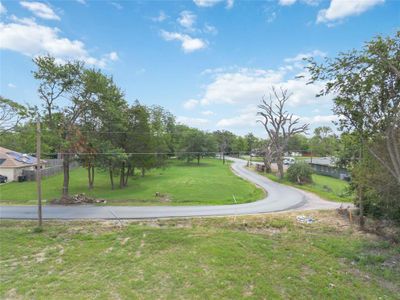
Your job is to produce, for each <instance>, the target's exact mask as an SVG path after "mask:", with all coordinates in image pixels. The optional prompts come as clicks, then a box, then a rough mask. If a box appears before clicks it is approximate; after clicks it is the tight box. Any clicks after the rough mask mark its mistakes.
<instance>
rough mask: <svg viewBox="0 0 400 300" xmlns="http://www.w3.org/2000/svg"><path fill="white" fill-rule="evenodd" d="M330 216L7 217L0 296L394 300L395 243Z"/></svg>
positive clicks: (1, 235) (397, 287) (399, 288)
mask: <svg viewBox="0 0 400 300" xmlns="http://www.w3.org/2000/svg"><path fill="white" fill-rule="evenodd" d="M334 214H335V212H324V213H318V214H317V213H316V212H313V213H312V216H313V217H314V218H315V217H316V218H317V222H316V223H314V224H310V225H305V224H299V223H297V222H296V221H295V216H296V214H295V213H292V214H288V215H282V214H278V215H275V216H273V215H268V216H252V217H237V218H233V217H232V218H212V219H195V220H169V221H168V220H164V221H153V222H141V223H138V222H136V223H122V224H120V223H118V222H115V223H114V222H111V221H108V222H101V223H100V222H99V223H95V222H93V223H90V222H75V221H74V222H71V221H70V222H45V225H44V228H45V229H44V231H43V232H41V233H34V232H33V230H32V227H33V226H35V225H36V223H35V222H32V221H26V222H21V221H4V220H3V221H1V223H0V250H1V251H0V258H1V260H0V278H1V285H0V298H2V299H242V298H252V299H398V296H399V292H400V269H399V255H400V247H399V245H397V244H390V243H388V242H385V241H383V240H380V239H379V238H377V237H375V236H373V235H371V234H369V235H366V234H362V233H360V232H358V231H357V230H356V229H355V228H352V227H351V226H348V224H344V223H343V219H341V218H339V217H337V216H334ZM336 224H340V226H337V225H336ZM396 262H397V263H396Z"/></svg>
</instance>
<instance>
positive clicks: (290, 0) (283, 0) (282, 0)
mask: <svg viewBox="0 0 400 300" xmlns="http://www.w3.org/2000/svg"><path fill="white" fill-rule="evenodd" d="M296 1H297V0H279V4H280V5H282V6H290V5H293V4H295V3H296Z"/></svg>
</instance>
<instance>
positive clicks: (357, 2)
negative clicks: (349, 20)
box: [317, 0, 385, 23]
mask: <svg viewBox="0 0 400 300" xmlns="http://www.w3.org/2000/svg"><path fill="white" fill-rule="evenodd" d="M384 1H385V0H331V2H330V5H329V7H328V8H327V9H322V10H320V11H319V12H318V17H317V23H329V22H333V21H338V20H341V19H343V18H346V17H349V16H353V15H359V14H361V13H363V12H365V11H367V10H368V9H370V8H372V7H373V6H375V5H378V4H382V3H384Z"/></svg>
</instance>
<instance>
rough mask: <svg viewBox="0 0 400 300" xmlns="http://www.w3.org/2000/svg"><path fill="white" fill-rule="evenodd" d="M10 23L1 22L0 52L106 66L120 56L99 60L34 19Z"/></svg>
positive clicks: (75, 42)
mask: <svg viewBox="0 0 400 300" xmlns="http://www.w3.org/2000/svg"><path fill="white" fill-rule="evenodd" d="M11 20H12V22H11V23H0V49H6V50H11V51H16V52H19V53H22V54H24V55H27V56H37V55H44V54H47V53H48V54H51V55H53V56H54V57H56V58H58V59H59V60H60V61H62V60H63V59H80V60H83V61H85V62H86V63H87V64H89V65H96V66H98V67H105V66H106V64H107V62H108V61H109V60H110V59H111V60H112V59H113V58H114V59H115V58H116V57H117V56H116V55H117V54H116V53H115V52H111V53H110V54H108V55H105V56H103V57H102V58H101V59H97V58H95V57H92V56H90V55H89V53H88V51H87V49H86V47H85V44H84V43H83V42H82V41H79V40H70V39H68V38H65V37H61V36H60V34H61V31H60V30H59V29H58V28H56V27H54V28H53V27H47V26H43V25H39V24H37V23H36V22H35V21H34V20H32V19H19V18H17V17H15V16H12V17H11Z"/></svg>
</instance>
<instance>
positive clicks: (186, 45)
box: [161, 30, 207, 53]
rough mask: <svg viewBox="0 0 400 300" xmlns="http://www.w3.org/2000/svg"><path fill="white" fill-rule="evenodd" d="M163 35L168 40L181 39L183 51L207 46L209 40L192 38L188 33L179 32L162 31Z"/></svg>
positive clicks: (191, 50)
mask: <svg viewBox="0 0 400 300" xmlns="http://www.w3.org/2000/svg"><path fill="white" fill-rule="evenodd" d="M161 36H162V37H163V39H164V40H166V41H180V42H181V43H182V44H181V47H182V50H183V52H185V53H190V52H194V51H197V50H200V49H203V48H206V47H207V42H206V41H204V40H202V39H199V38H192V37H191V36H189V35H187V34H182V33H178V32H168V31H165V30H162V31H161Z"/></svg>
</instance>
